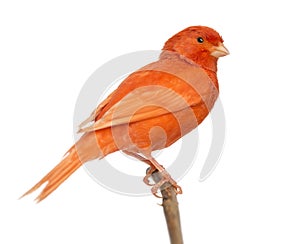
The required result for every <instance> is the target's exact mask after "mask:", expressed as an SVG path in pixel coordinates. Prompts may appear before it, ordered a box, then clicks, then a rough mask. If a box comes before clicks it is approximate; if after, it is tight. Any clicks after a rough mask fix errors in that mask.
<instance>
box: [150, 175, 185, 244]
mask: <svg viewBox="0 0 300 244" xmlns="http://www.w3.org/2000/svg"><path fill="white" fill-rule="evenodd" d="M152 179H153V180H154V181H155V183H158V182H159V181H160V180H161V174H160V173H159V172H158V171H155V172H154V173H153V174H152ZM160 191H161V194H162V199H163V200H162V206H163V208H164V214H165V219H166V222H167V226H168V231H169V237H170V243H171V244H183V238H182V232H181V225H180V214H179V208H178V201H177V196H176V192H175V190H174V188H173V186H172V185H171V184H170V183H168V182H167V183H164V184H163V185H162V186H161V187H160Z"/></svg>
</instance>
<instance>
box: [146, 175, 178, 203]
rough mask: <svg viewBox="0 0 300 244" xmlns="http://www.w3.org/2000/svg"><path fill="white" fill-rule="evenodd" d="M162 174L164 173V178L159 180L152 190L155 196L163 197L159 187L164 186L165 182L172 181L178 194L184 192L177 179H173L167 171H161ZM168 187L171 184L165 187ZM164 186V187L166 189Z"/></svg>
mask: <svg viewBox="0 0 300 244" xmlns="http://www.w3.org/2000/svg"><path fill="white" fill-rule="evenodd" d="M161 175H162V179H161V180H160V181H159V182H157V183H156V184H155V185H153V187H152V189H151V192H152V194H153V195H154V196H156V197H158V198H162V196H160V195H158V194H157V192H158V190H159V189H161V188H162V186H163V185H164V184H165V183H170V184H171V186H172V187H173V188H174V190H175V193H176V194H182V189H181V187H180V186H179V185H177V183H176V181H175V180H173V179H172V177H171V176H170V175H169V174H168V173H167V172H166V171H163V172H161ZM167 187H169V186H166V187H164V188H167ZM164 188H162V189H164Z"/></svg>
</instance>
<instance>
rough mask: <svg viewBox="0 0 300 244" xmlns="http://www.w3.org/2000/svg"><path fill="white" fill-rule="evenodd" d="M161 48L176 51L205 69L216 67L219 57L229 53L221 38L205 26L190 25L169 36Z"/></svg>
mask: <svg viewBox="0 0 300 244" xmlns="http://www.w3.org/2000/svg"><path fill="white" fill-rule="evenodd" d="M163 50H166V51H171V52H176V53H178V54H180V55H183V56H184V57H186V58H188V59H190V60H192V61H193V62H195V63H197V64H199V65H202V66H203V67H204V68H207V69H216V62H217V60H218V58H219V57H223V56H226V55H228V54H229V51H228V50H227V49H226V47H225V46H224V45H223V39H222V37H221V36H220V35H219V33H218V32H216V31H215V30H213V29H211V28H209V27H206V26H191V27H188V28H186V29H184V30H182V31H180V32H179V33H177V34H175V35H174V36H173V37H171V38H170V39H169V40H168V41H167V42H166V43H165V45H164V47H163Z"/></svg>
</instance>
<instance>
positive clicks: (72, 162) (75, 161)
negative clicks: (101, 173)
mask: <svg viewBox="0 0 300 244" xmlns="http://www.w3.org/2000/svg"><path fill="white" fill-rule="evenodd" d="M81 165H82V163H81V161H80V159H79V157H78V155H77V152H76V149H75V146H73V147H71V149H70V150H69V151H68V152H67V153H66V155H65V157H64V158H63V160H62V161H61V162H60V163H59V164H58V165H57V166H56V167H54V168H53V169H52V170H51V171H50V172H49V173H48V174H47V175H46V176H44V177H43V178H42V179H41V180H40V181H39V182H38V183H37V184H36V185H34V186H33V187H32V188H31V189H30V190H28V191H27V192H25V193H24V194H23V195H22V196H21V198H22V197H24V196H26V195H28V194H30V193H32V192H34V191H35V190H37V189H38V188H39V187H41V186H42V185H43V184H44V183H46V182H47V185H46V186H45V188H44V189H43V190H42V192H41V193H40V194H39V195H38V197H37V198H36V199H35V200H36V201H37V202H40V201H42V200H44V199H45V198H46V197H47V196H48V195H49V194H51V193H52V192H53V191H54V190H55V189H56V188H57V187H59V185H60V184H61V183H63V182H64V181H65V180H66V179H67V178H68V177H69V176H70V175H71V174H72V173H74V172H75V171H76V170H77V169H78V168H79V167H80V166H81Z"/></svg>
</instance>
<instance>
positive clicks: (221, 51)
mask: <svg viewBox="0 0 300 244" xmlns="http://www.w3.org/2000/svg"><path fill="white" fill-rule="evenodd" d="M228 54H229V51H228V49H227V48H226V47H225V46H224V45H223V43H220V44H219V46H214V47H213V48H212V51H211V53H210V55H211V56H214V57H216V58H220V57H223V56H226V55H228Z"/></svg>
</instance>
